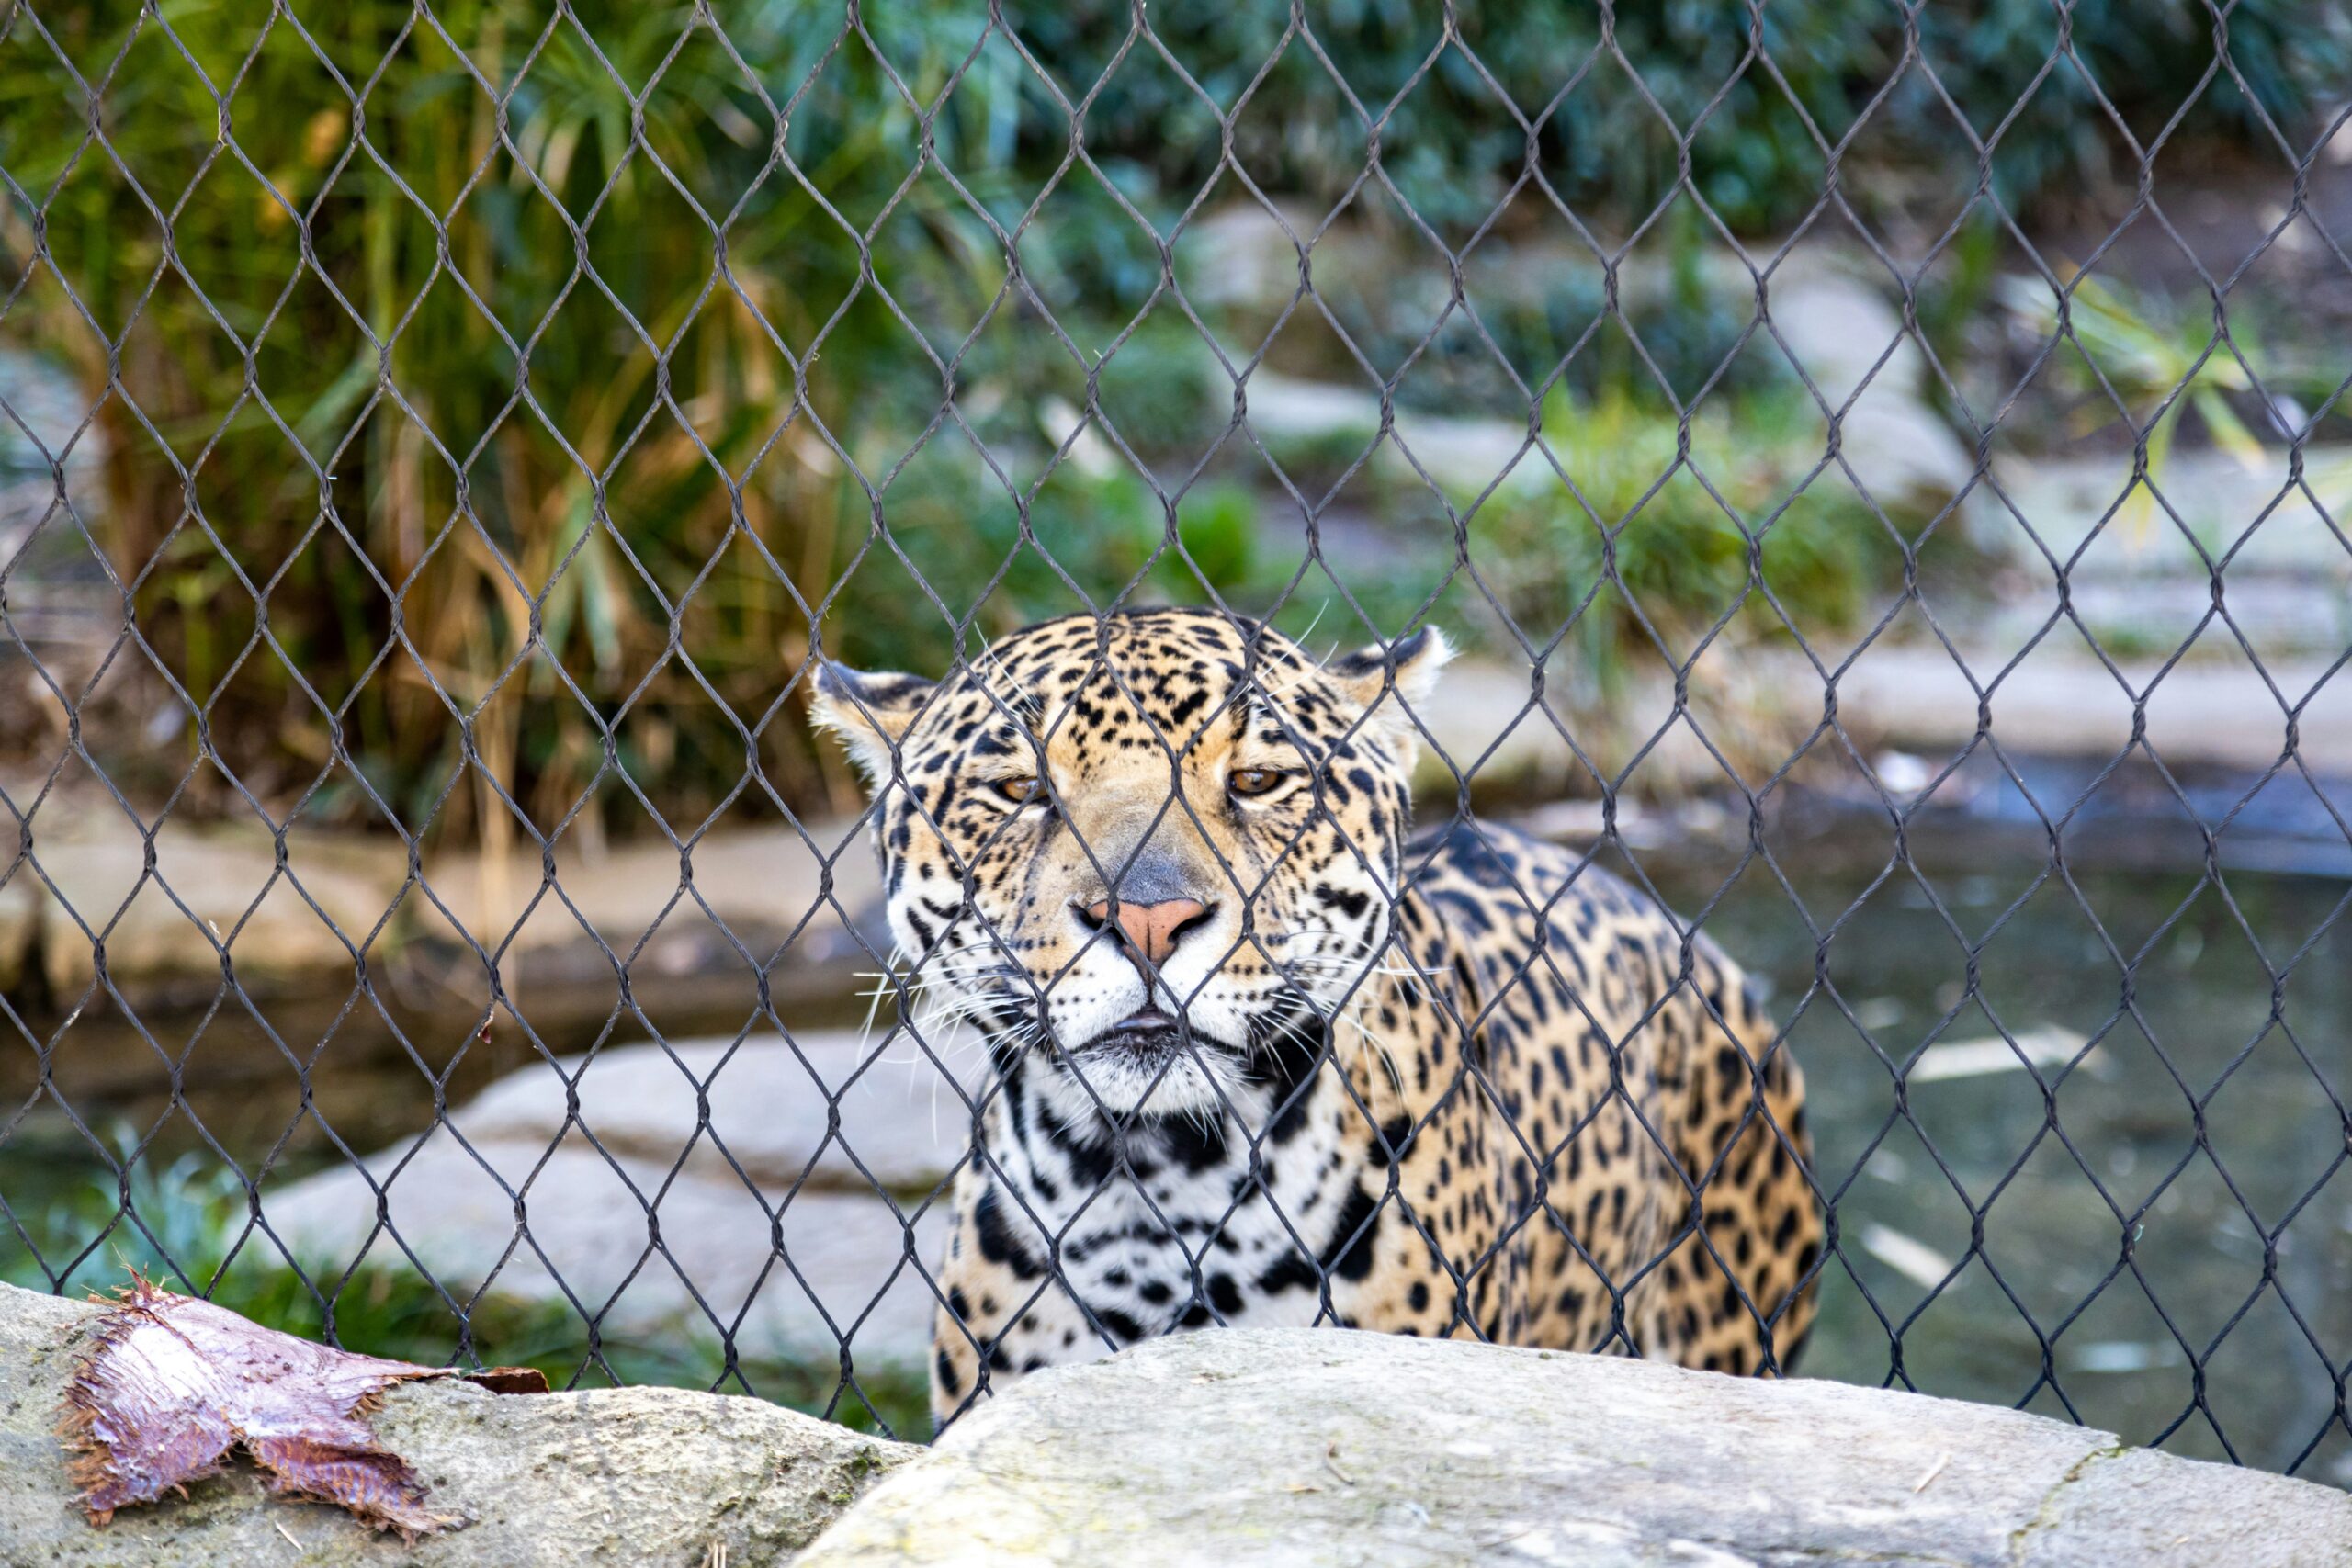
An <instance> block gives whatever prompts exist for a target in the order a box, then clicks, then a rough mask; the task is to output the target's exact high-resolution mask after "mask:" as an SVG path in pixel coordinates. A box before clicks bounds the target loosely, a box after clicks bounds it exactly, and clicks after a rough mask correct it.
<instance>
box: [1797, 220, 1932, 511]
mask: <svg viewBox="0 0 2352 1568" xmlns="http://www.w3.org/2000/svg"><path fill="white" fill-rule="evenodd" d="M1862 272H1864V267H1863V265H1862V264H1860V263H1859V262H1857V261H1856V260H1855V259H1854V258H1851V257H1841V256H1839V255H1838V254H1836V253H1835V252H1829V251H1825V250H1823V249H1822V248H1820V247H1811V248H1807V249H1804V250H1800V251H1799V252H1798V253H1797V254H1794V255H1792V256H1791V257H1790V258H1789V259H1788V260H1786V261H1784V262H1782V263H1781V265H1780V266H1779V267H1778V268H1777V269H1775V271H1774V272H1773V274H1772V276H1771V279H1770V285H1769V296H1770V310H1771V318H1772V326H1773V328H1774V330H1775V331H1776V332H1777V333H1778V334H1779V338H1780V342H1781V344H1782V345H1783V346H1784V347H1785V349H1786V350H1787V352H1788V355H1789V356H1790V358H1791V359H1792V360H1793V361H1794V362H1795V363H1796V364H1797V365H1798V366H1799V367H1801V368H1802V369H1803V370H1804V373H1805V376H1806V377H1807V378H1809V379H1810V380H1811V381H1812V382H1813V384H1814V387H1815V389H1816V390H1818V391H1819V392H1820V394H1821V397H1822V400H1824V401H1825V402H1826V403H1827V404H1828V405H1829V407H1830V409H1831V410H1832V411H1833V412H1837V413H1838V414H1839V415H1840V416H1841V417H1840V440H1839V444H1838V449H1839V451H1840V452H1841V453H1842V455H1843V456H1844V458H1845V463H1846V466H1847V468H1849V469H1851V470H1852V473H1853V476H1854V478H1855V479H1859V480H1860V482H1861V484H1862V485H1863V487H1864V488H1865V489H1866V490H1868V491H1869V492H1870V494H1871V497H1872V498H1873V499H1874V500H1875V501H1877V502H1879V503H1880V504H1881V505H1887V504H1890V503H1893V502H1898V501H1915V502H1930V503H1933V502H1941V501H1943V500H1945V499H1947V498H1949V497H1951V496H1953V495H1956V494H1958V493H1960V492H1961V491H1963V490H1965V489H1966V488H1967V486H1968V483H1969V481H1970V479H1972V478H1973V475H1974V473H1975V468H1976V465H1975V463H1974V462H1973V460H1972V459H1971V458H1970V457H1969V455H1968V451H1967V449H1966V448H1965V447H1963V446H1962V445H1961V443H1960V438H1959V437H1958V436H1956V435H1954V434H1952V431H1951V426H1950V425H1949V424H1947V423H1944V420H1943V418H1942V416H1941V415H1939V414H1938V413H1937V412H1936V411H1935V409H1934V407H1933V405H1932V404H1931V403H1930V402H1929V400H1928V396H1929V383H1928V376H1929V371H1928V356H1927V355H1926V353H1925V352H1924V351H1923V350H1922V349H1921V348H1920V346H1919V344H1918V340H1917V339H1916V338H1914V337H1913V336H1911V335H1910V334H1909V333H1906V332H1905V330H1904V326H1903V318H1902V317H1901V316H1900V315H1898V314H1897V313H1896V312H1895V310H1894V306H1893V305H1892V304H1890V303H1889V302H1888V300H1887V299H1886V297H1885V295H1884V294H1883V293H1882V292H1881V291H1880V290H1879V288H1876V287H1873V286H1872V285H1871V283H1868V282H1864V281H1861V280H1860V278H1859V277H1857V276H1854V274H1856V273H1862ZM1825 482H1827V483H1830V484H1833V485H1837V486H1838V487H1839V488H1842V480H1840V479H1837V478H1835V477H1833V476H1825Z"/></svg>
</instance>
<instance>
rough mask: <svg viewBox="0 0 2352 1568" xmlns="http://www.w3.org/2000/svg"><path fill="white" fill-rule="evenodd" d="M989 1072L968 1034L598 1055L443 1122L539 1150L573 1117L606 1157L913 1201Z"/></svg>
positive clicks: (488, 1095)
mask: <svg viewBox="0 0 2352 1568" xmlns="http://www.w3.org/2000/svg"><path fill="white" fill-rule="evenodd" d="M986 1069H987V1058H986V1056H985V1055H984V1054H983V1053H982V1052H981V1050H980V1048H979V1045H978V1041H977V1040H976V1038H975V1037H974V1036H973V1035H972V1034H971V1033H970V1032H968V1031H956V1030H952V1029H937V1030H929V1031H925V1032H922V1035H921V1036H920V1038H918V1036H917V1034H916V1033H915V1032H912V1031H910V1030H887V1029H881V1028H877V1029H876V1030H875V1032H873V1034H872V1035H871V1036H868V1035H866V1034H865V1033H863V1032H859V1031H856V1030H842V1029H830V1030H801V1031H797V1032H795V1033H794V1034H793V1036H792V1037H791V1039H790V1040H788V1041H787V1040H786V1039H784V1038H783V1037H781V1036H778V1035H775V1034H754V1035H750V1036H747V1037H746V1038H744V1039H742V1040H740V1041H737V1040H731V1039H699V1040H683V1041H673V1042H671V1043H669V1044H667V1045H666V1046H665V1045H661V1044H652V1043H647V1044H639V1045H623V1046H608V1047H606V1048H605V1049H604V1050H601V1051H598V1052H596V1053H595V1054H594V1055H593V1056H566V1057H561V1058H559V1059H558V1060H556V1061H555V1062H553V1063H547V1064H540V1065H537V1066H529V1067H526V1068H524V1069H522V1070H521V1071H519V1072H516V1073H514V1074H511V1075H509V1076H508V1077H503V1078H501V1079H500V1080H499V1081H498V1082H496V1083H494V1084H492V1085H491V1086H490V1088H488V1089H484V1090H483V1091H482V1092H481V1095H480V1096H478V1097H477V1098H476V1099H475V1100H473V1101H472V1103H470V1104H469V1105H467V1106H465V1107H463V1108H462V1109H460V1110H458V1111H456V1112H454V1113H453V1114H452V1116H451V1120H452V1121H453V1122H456V1124H457V1126H458V1130H459V1131H461V1132H463V1133H464V1134H466V1136H467V1137H469V1138H474V1139H490V1140H494V1141H499V1142H505V1143H530V1142H533V1141H537V1142H538V1143H539V1144H541V1145H545V1144H547V1143H548V1142H549V1141H551V1140H552V1139H553V1138H554V1137H555V1136H556V1135H557V1134H560V1133H561V1132H562V1131H563V1129H564V1126H565V1123H566V1120H567V1116H568V1114H569V1108H570V1106H571V1104H573V1103H574V1101H575V1100H576V1103H577V1106H578V1112H577V1114H578V1118H579V1121H580V1122H581V1124H582V1125H583V1126H585V1127H586V1128H588V1129H589V1130H590V1131H592V1132H594V1134H595V1136H596V1141H597V1142H598V1143H599V1144H601V1145H604V1146H605V1148H606V1149H608V1150H611V1151H612V1152H613V1153H615V1154H621V1155H628V1156H631V1157H634V1158H640V1159H648V1160H658V1161H661V1162H663V1163H665V1164H666V1163H668V1162H670V1161H673V1160H675V1159H676V1158H677V1157H678V1156H680V1155H681V1154H684V1155H685V1156H686V1159H687V1164H688V1168H690V1169H692V1170H694V1171H695V1173H697V1174H699V1175H704V1176H710V1177H728V1176H730V1175H731V1170H730V1161H731V1162H732V1165H733V1166H735V1167H740V1168H741V1170H742V1171H743V1172H744V1173H745V1174H746V1175H748V1176H750V1177H752V1179H755V1180H757V1181H760V1182H763V1183H773V1184H776V1185H779V1186H789V1185H791V1184H792V1183H795V1182H800V1181H804V1180H805V1181H807V1182H809V1183H810V1184H813V1185H815V1186H818V1187H820V1188H844V1189H847V1190H852V1191H855V1192H860V1193H865V1192H870V1191H872V1190H873V1189H874V1187H875V1186H876V1184H877V1183H878V1184H879V1185H881V1186H883V1187H886V1188H888V1189H890V1190H893V1191H898V1192H904V1193H907V1194H910V1195H921V1194H922V1193H924V1192H927V1191H929V1190H931V1189H932V1188H933V1187H934V1186H936V1185H938V1183H939V1182H940V1181H942V1180H943V1179H945V1178H946V1176H947V1175H948V1173H949V1172H951V1171H952V1170H954V1169H955V1168H956V1166H957V1164H959V1163H960V1162H961V1161H962V1160H963V1157H964V1154H965V1150H966V1149H967V1147H968V1146H969V1145H970V1142H971V1125H972V1105H973V1099H972V1098H967V1097H977V1096H978V1094H979V1093H980V1092H981V1089H980V1086H981V1084H982V1083H983V1081H984V1080H985V1077H986Z"/></svg>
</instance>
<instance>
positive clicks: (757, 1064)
mask: <svg viewBox="0 0 2352 1568" xmlns="http://www.w3.org/2000/svg"><path fill="white" fill-rule="evenodd" d="M924 1040H925V1042H927V1043H928V1047H929V1054H926V1050H925V1046H924V1044H922V1043H918V1042H917V1041H916V1040H915V1038H914V1037H913V1035H912V1034H910V1032H905V1031H877V1032H876V1034H875V1035H874V1037H873V1038H872V1039H871V1040H868V1039H867V1038H866V1037H865V1036H864V1035H862V1034H861V1033H859V1032H856V1031H848V1030H818V1031H809V1032H803V1033H800V1034H797V1035H796V1036H794V1038H793V1039H792V1041H790V1042H789V1043H787V1042H786V1041H785V1040H783V1039H781V1038H779V1037H776V1036H773V1035H755V1036H752V1037H749V1038H746V1039H743V1040H740V1041H739V1040H730V1039H719V1040H688V1041H677V1042H673V1043H669V1044H666V1045H663V1044H654V1043H646V1044H638V1045H626V1046H610V1047H606V1048H605V1049H604V1050H601V1051H598V1052H596V1053H594V1055H587V1056H570V1057H563V1058H560V1059H558V1060H556V1061H554V1062H551V1063H541V1064H537V1065H535V1066H529V1067H526V1068H524V1069H523V1070H522V1071H520V1072H517V1073H515V1074H513V1075H511V1076H510V1077H506V1078H503V1079H501V1080H500V1081H499V1082H497V1083H495V1084H493V1085H492V1086H491V1087H490V1088H489V1089H485V1090H484V1091H483V1092H482V1093H481V1096H479V1097H478V1098H477V1099H475V1100H473V1101H471V1102H470V1103H469V1104H467V1105H464V1106H461V1107H459V1108H458V1110H456V1111H452V1112H451V1113H450V1115H449V1119H448V1124H447V1126H444V1127H441V1128H436V1129H434V1130H432V1131H431V1132H429V1133H428V1134H425V1135H424V1137H423V1138H422V1139H421V1140H417V1141H413V1142H411V1143H408V1144H403V1145H397V1146H395V1147H392V1148H390V1149H387V1150H384V1151H383V1152H382V1153H380V1154H378V1155H376V1156H372V1157H370V1158H369V1159H368V1161H367V1162H366V1163H365V1165H364V1166H358V1167H345V1168H341V1169H337V1170H332V1171H328V1172H325V1173H322V1174H321V1175H318V1176H314V1177H311V1178H308V1179H304V1180H302V1181H300V1182H297V1183H295V1184H293V1185H292V1186H290V1187H288V1188H287V1189H285V1190H281V1191H277V1192H274V1193H270V1194H267V1195H266V1197H265V1200H264V1203H263V1212H264V1213H265V1215H266V1218H267V1220H268V1223H269V1224H270V1226H271V1227H272V1229H273V1230H274V1231H275V1232H276V1233H277V1235H278V1237H279V1238H280V1240H281V1241H283V1242H284V1243H285V1244H286V1245H287V1247H288V1248H289V1249H290V1250H291V1251H292V1252H293V1253H294V1255H295V1256H296V1257H298V1258H301V1259H302V1260H303V1261H304V1262H305V1264H306V1265H308V1264H311V1263H318V1264H322V1265H324V1266H327V1267H331V1268H334V1269H341V1268H343V1267H345V1266H346V1265H348V1264H349V1263H350V1262H351V1261H352V1260H353V1259H354V1258H357V1257H360V1256H362V1255H367V1256H373V1257H375V1258H379V1259H394V1258H400V1257H401V1256H402V1249H403V1248H405V1251H406V1254H407V1255H408V1256H410V1257H413V1259H414V1260H415V1261H416V1262H417V1263H421V1264H422V1265H423V1266H424V1268H426V1269H429V1270H431V1271H432V1273H433V1275H434V1276H435V1278H436V1279H438V1280H442V1281H443V1282H444V1283H445V1284H450V1285H458V1286H462V1287H464V1288H466V1289H469V1290H471V1289H477V1288H480V1287H481V1286H482V1285H484V1284H489V1285H491V1286H492V1287H493V1288H494V1289H497V1290H499V1291H503V1292H509V1293H513V1294H520V1295H526V1296H533V1297H567V1296H568V1297H569V1298H570V1299H571V1300H574V1301H576V1302H577V1303H579V1304H580V1305H581V1306H582V1308H584V1309H585V1310H587V1311H589V1312H592V1313H595V1314H599V1315H600V1316H601V1318H602V1320H603V1321H604V1322H605V1324H606V1325H610V1326H612V1327H615V1328H617V1329H621V1330H625V1331H628V1332H634V1333H641V1334H650V1333H660V1332H664V1331H670V1330H674V1329H678V1328H681V1327H683V1328H684V1329H685V1330H688V1331H692V1332H695V1333H700V1334H706V1335H716V1334H718V1332H720V1331H722V1330H723V1331H725V1332H728V1333H729V1334H731V1335H732V1336H733V1337H734V1338H735V1341H736V1343H737V1345H738V1346H739V1348H742V1349H743V1350H745V1351H746V1352H747V1353H752V1354H759V1355H775V1356H790V1357H816V1358H820V1359H825V1360H831V1359H833V1358H834V1356H835V1355H836V1354H837V1353H838V1351H839V1348H840V1346H841V1343H842V1340H843V1339H844V1338H847V1339H848V1340H849V1342H850V1345H851V1348H852V1349H853V1350H854V1351H855V1352H856V1353H857V1354H858V1355H859V1356H860V1357H862V1358H870V1359H875V1360H895V1361H902V1362H906V1363H909V1364H919V1363H921V1362H922V1360H923V1359H925V1355H926V1352H927V1349H928V1347H929V1343H930V1333H931V1314H932V1310H933V1305H934V1304H935V1303H936V1301H937V1299H938V1298H937V1296H936V1294H935V1293H934V1292H933V1290H932V1287H931V1285H930V1284H929V1282H928V1280H927V1279H926V1277H925V1271H926V1270H930V1269H936V1268H937V1266H938V1261H939V1247H940V1241H941V1238H942V1236H943V1235H944V1224H945V1186H946V1184H947V1183H948V1182H949V1180H950V1179H952V1177H953V1175H954V1173H955V1171H956V1168H957V1167H958V1166H959V1165H961V1164H962V1163H963V1161H964V1159H965V1158H966V1157H967V1151H968V1149H969V1146H970V1138H971V1131H970V1130H971V1116H972V1112H971V1109H970V1101H969V1100H967V1099H966V1098H965V1095H966V1094H978V1093H979V1092H980V1087H979V1086H980V1084H981V1082H982V1080H983V1078H984V1077H985V1072H986V1058H985V1056H984V1055H983V1054H982V1053H981V1052H980V1051H979V1050H978V1047H977V1045H976V1043H974V1041H973V1040H972V1038H971V1037H970V1036H969V1035H968V1034H958V1033H955V1032H933V1033H931V1034H927V1035H926V1036H925V1037H924ZM951 1074H953V1075H954V1078H953V1079H951V1077H950V1075H951ZM959 1082H960V1085H961V1087H960V1088H959V1087H958V1084H959ZM379 1189H380V1190H381V1200H380V1212H381V1218H380V1220H379ZM517 1195H519V1196H520V1198H521V1200H522V1206H521V1210H520V1213H518V1212H517V1207H516V1196H517ZM657 1238H658V1239H657Z"/></svg>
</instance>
